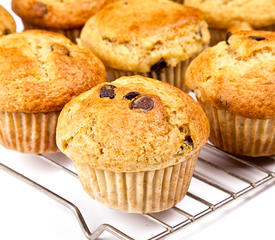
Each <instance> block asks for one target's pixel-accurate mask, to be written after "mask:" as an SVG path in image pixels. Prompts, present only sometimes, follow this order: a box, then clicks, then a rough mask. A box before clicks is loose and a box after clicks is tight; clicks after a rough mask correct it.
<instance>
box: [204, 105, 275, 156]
mask: <svg viewBox="0 0 275 240" xmlns="http://www.w3.org/2000/svg"><path fill="white" fill-rule="evenodd" d="M199 102H200V104H201V106H202V108H203V110H204V111H205V113H206V115H207V117H208V119H209V122H210V138H209V140H210V141H211V142H212V143H213V144H214V145H215V146H217V147H218V148H220V149H222V150H224V151H226V152H230V153H233V154H236V155H245V156H251V157H259V156H270V155H274V154H275V120H274V119H266V120H263V119H251V118H246V117H242V116H239V115H235V114H233V113H231V112H229V111H226V110H222V109H217V108H215V107H214V106H212V105H211V104H208V103H205V102H202V101H199Z"/></svg>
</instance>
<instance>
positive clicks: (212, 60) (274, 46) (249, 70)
mask: <svg viewBox="0 0 275 240" xmlns="http://www.w3.org/2000/svg"><path fill="white" fill-rule="evenodd" d="M186 84H187V86H189V87H190V88H192V89H195V91H196V95H197V97H198V98H199V100H201V101H205V102H208V103H210V104H212V105H214V106H215V107H216V108H218V109H225V110H228V111H230V112H233V113H235V114H237V115H241V116H243V117H247V118H257V119H274V118H275V101H274V99H275V33H274V32H265V31H239V32H234V33H233V34H232V35H231V36H230V34H229V35H228V38H227V41H226V42H225V41H223V42H221V43H219V44H218V45H216V46H214V47H211V48H208V49H206V50H205V51H204V52H203V53H202V54H200V55H199V56H198V57H197V58H196V59H195V60H194V61H193V62H192V63H191V64H190V66H189V68H188V69H187V73H186Z"/></svg>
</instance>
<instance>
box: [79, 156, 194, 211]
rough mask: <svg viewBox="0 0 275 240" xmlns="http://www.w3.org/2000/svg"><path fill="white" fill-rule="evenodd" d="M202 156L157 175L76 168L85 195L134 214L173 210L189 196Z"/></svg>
mask: <svg viewBox="0 0 275 240" xmlns="http://www.w3.org/2000/svg"><path fill="white" fill-rule="evenodd" d="M197 158H198V153H196V154H194V156H192V157H190V158H189V159H188V160H185V161H183V162H182V163H179V164H176V165H174V166H171V167H167V168H164V169H160V170H155V171H144V172H127V173H123V172H122V173H116V172H111V171H106V170H99V169H94V168H92V167H90V166H89V165H88V164H75V167H76V169H77V171H78V175H79V178H80V181H81V183H82V185H83V187H84V189H85V191H86V192H87V193H88V194H89V195H90V196H91V197H92V198H93V199H96V200H97V201H99V202H101V203H103V204H105V205H106V206H108V207H110V208H115V209H119V210H121V211H124V212H131V213H150V212H159V211H162V210H166V209H169V208H171V207H173V206H174V205H176V204H177V203H178V202H180V201H181V200H182V199H183V197H184V196H185V194H186V192H187V190H188V188H189V185H190V181H191V178H192V175H193V172H194V169H195V166H196V161H197Z"/></svg>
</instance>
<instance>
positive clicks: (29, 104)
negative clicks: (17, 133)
mask: <svg viewBox="0 0 275 240" xmlns="http://www.w3.org/2000/svg"><path fill="white" fill-rule="evenodd" d="M103 81H105V70H104V66H103V64H102V63H101V61H100V60H99V59H98V58H96V57H95V56H94V55H93V54H92V53H91V52H90V51H89V50H86V49H82V48H80V47H79V46H77V45H75V44H73V43H72V42H71V41H70V40H69V39H67V38H65V37H64V36H63V35H61V34H58V33H52V32H47V31H40V30H30V31H26V32H23V33H13V34H10V35H8V36H4V37H2V38H0V111H7V112H25V113H37V112H52V111H59V110H61V109H62V107H63V106H64V105H65V103H67V102H68V101H69V100H70V99H71V98H72V97H74V96H76V95H78V94H80V93H81V92H84V91H86V90H88V89H90V88H92V87H93V86H95V85H96V84H98V83H100V82H103Z"/></svg>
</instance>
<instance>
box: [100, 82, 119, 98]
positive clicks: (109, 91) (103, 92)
mask: <svg viewBox="0 0 275 240" xmlns="http://www.w3.org/2000/svg"><path fill="white" fill-rule="evenodd" d="M115 88H116V86H114V85H104V86H103V87H102V88H101V89H100V95H99V96H100V97H101V98H105V97H108V98H110V99H113V98H114V97H115V96H116V95H115V91H114V89H115Z"/></svg>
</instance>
